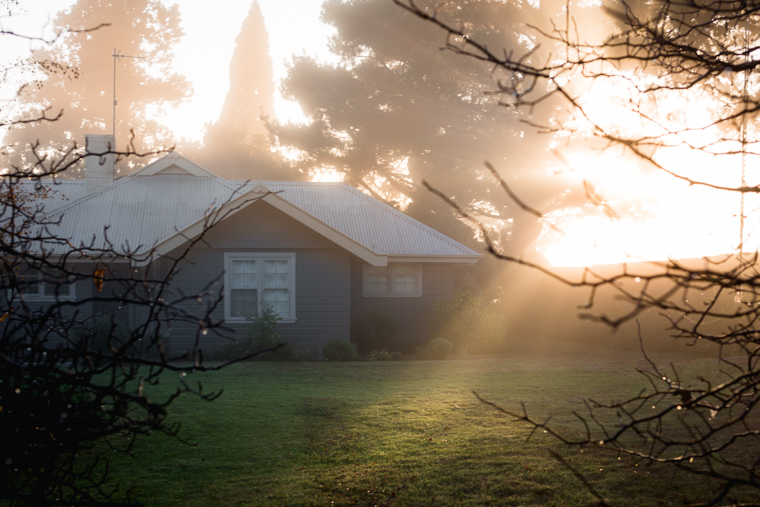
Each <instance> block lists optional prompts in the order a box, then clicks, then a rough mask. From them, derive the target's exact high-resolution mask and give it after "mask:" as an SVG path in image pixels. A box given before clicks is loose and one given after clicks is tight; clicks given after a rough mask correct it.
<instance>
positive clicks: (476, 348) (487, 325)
mask: <svg viewBox="0 0 760 507" xmlns="http://www.w3.org/2000/svg"><path fill="white" fill-rule="evenodd" d="M428 320H429V321H430V323H431V325H432V326H433V329H434V331H433V334H434V336H436V337H437V338H441V339H443V340H445V341H447V342H449V343H451V344H452V345H453V346H454V347H455V349H457V350H458V351H461V352H464V353H475V354H492V353H498V352H503V351H504V347H505V344H506V340H507V337H506V336H505V333H506V332H505V330H504V327H505V323H504V319H503V318H502V317H501V316H500V315H499V314H497V313H496V312H495V311H494V310H492V309H490V308H489V307H488V306H486V305H485V304H484V303H483V299H482V298H481V297H480V296H476V295H475V294H474V293H473V292H472V291H471V290H458V291H457V292H456V293H455V294H454V297H453V298H452V299H451V300H449V301H441V300H439V301H436V302H435V309H434V310H433V312H432V314H431V315H429V316H428Z"/></svg>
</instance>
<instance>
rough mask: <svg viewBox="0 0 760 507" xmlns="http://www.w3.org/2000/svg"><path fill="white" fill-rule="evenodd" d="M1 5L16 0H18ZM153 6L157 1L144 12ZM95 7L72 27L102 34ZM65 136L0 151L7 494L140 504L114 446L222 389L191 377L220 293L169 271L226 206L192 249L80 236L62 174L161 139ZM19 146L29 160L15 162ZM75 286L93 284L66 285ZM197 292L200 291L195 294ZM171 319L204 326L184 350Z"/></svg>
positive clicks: (0, 333)
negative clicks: (83, 145) (152, 254)
mask: <svg viewBox="0 0 760 507" xmlns="http://www.w3.org/2000/svg"><path fill="white" fill-rule="evenodd" d="M2 7H3V8H6V7H7V8H8V10H13V8H15V3H14V4H13V5H3V6H2ZM157 9H159V10H160V9H163V7H161V6H157ZM109 12H110V11H109ZM151 12H152V13H151ZM156 12H158V11H149V12H148V13H147V14H146V15H147V16H148V19H152V18H151V16H154V15H155V14H156ZM161 12H164V13H170V12H172V11H161ZM107 13H108V12H107ZM90 14H91V16H89V17H88V21H91V22H93V23H95V24H94V25H75V26H76V30H78V31H77V32H76V34H75V35H80V36H81V35H84V34H90V35H92V37H93V38H95V35H96V34H97V33H98V31H99V29H100V28H99V27H101V24H100V22H99V20H98V18H97V16H95V15H94V13H90ZM142 20H143V21H145V18H142ZM2 36H3V37H24V35H22V34H14V33H13V32H3V34H2ZM40 42H42V43H51V42H52V41H44V40H40ZM55 54H56V53H55V51H50V52H46V51H38V52H37V53H36V55H37V56H38V57H39V56H40V55H44V56H45V58H51V59H49V60H46V61H44V62H42V61H40V62H36V63H39V64H40V65H42V66H44V67H46V68H47V69H49V71H50V72H51V73H55V70H54V69H56V68H57V69H60V72H61V74H62V75H53V76H52V77H51V80H52V81H54V82H57V80H63V79H65V78H66V73H67V70H68V69H69V67H67V65H64V64H59V63H58V62H57V61H56V60H54V59H52V58H53V56H54V55H55ZM22 93H26V92H25V91H24V90H22ZM51 104H52V103H51ZM54 106H55V105H54V104H53V107H54ZM75 109H76V108H75ZM61 118H62V117H61ZM61 118H57V116H56V115H48V114H47V113H44V112H40V113H38V114H37V115H36V116H34V113H33V112H32V113H30V115H29V116H24V117H23V118H19V119H16V120H13V119H11V120H7V121H4V122H3V123H2V126H4V127H9V128H15V127H19V128H22V127H23V128H24V129H26V128H28V127H29V126H30V125H31V126H32V127H33V128H34V127H38V126H39V127H41V128H43V131H47V130H50V131H51V132H65V130H64V128H60V129H56V128H52V127H51V128H50V129H47V130H46V129H45V128H46V127H49V125H48V123H49V124H51V125H53V126H55V127H57V125H56V123H57V122H58V121H61ZM33 128H31V129H30V130H33ZM78 134H79V131H77V132H76V133H72V135H78ZM62 143H63V139H58V143H57V144H56V143H52V145H53V146H54V147H55V150H56V152H57V153H60V154H59V155H57V154H56V153H50V152H46V151H44V150H43V148H42V146H43V145H42V143H39V144H38V143H36V142H34V143H32V148H30V149H29V151H27V152H25V153H19V151H18V150H20V149H21V148H20V147H16V150H15V151H13V152H11V153H10V154H9V150H0V153H2V160H3V162H5V163H4V164H3V165H4V167H5V169H4V171H3V174H2V178H0V433H2V435H3V436H2V445H0V503H2V504H3V505H13V506H16V505H26V506H43V505H139V504H138V503H136V502H134V501H133V500H132V499H131V493H130V492H128V491H119V490H118V488H117V485H114V484H112V483H110V482H109V455H110V454H112V453H113V452H114V451H120V452H129V451H130V450H131V449H132V447H133V445H134V443H135V441H136V439H138V438H142V437H145V436H147V435H149V434H151V433H154V432H161V433H164V434H167V435H170V436H172V437H175V438H179V439H181V436H180V434H179V433H178V430H179V425H177V424H176V423H167V421H166V416H167V412H168V409H169V407H170V405H171V404H172V403H173V402H174V401H175V400H176V399H177V397H178V396H180V395H182V394H190V395H194V396H197V397H198V398H199V399H202V400H206V401H211V400H213V399H215V398H216V397H217V396H218V395H219V393H218V392H213V393H208V392H204V391H203V388H202V386H201V385H200V383H197V384H196V383H194V382H191V378H192V373H193V372H195V371H199V370H208V369H217V368H218V367H213V368H209V367H207V366H206V365H205V364H204V363H203V355H202V351H201V347H200V340H201V337H202V336H205V335H207V334H212V335H214V334H219V333H221V332H223V331H224V330H223V329H222V328H221V323H220V322H217V321H215V320H214V319H213V318H212V317H211V315H212V312H213V311H214V309H215V308H216V306H217V305H218V304H219V301H220V299H219V297H218V296H215V295H214V294H217V292H215V291H213V290H212V287H210V286H207V287H205V288H204V289H202V290H201V291H200V293H194V294H193V295H192V296H190V295H184V294H182V293H180V292H177V291H175V290H173V289H172V287H171V280H172V277H173V276H175V275H176V273H177V272H178V270H179V269H180V267H181V264H182V263H183V262H184V259H186V255H187V253H188V252H190V251H191V250H192V249H193V247H194V246H195V245H197V244H198V242H203V241H204V240H203V237H204V236H205V234H206V231H208V230H209V229H210V228H211V227H213V226H214V224H216V223H218V222H219V221H221V220H223V219H224V217H225V214H226V211H225V207H224V204H225V203H218V204H219V207H216V208H214V209H209V213H207V215H206V216H205V222H204V224H203V225H204V227H203V231H202V232H201V234H200V235H199V236H197V237H195V238H193V239H190V240H189V241H188V244H187V246H188V248H187V249H186V250H184V253H181V254H179V255H177V256H176V257H174V258H168V257H163V258H162V259H161V260H160V261H159V262H158V263H154V262H147V263H146V262H144V261H145V259H144V258H142V257H140V258H138V257H136V256H135V253H136V251H137V249H139V248H140V247H137V249H135V248H133V249H130V248H129V247H126V248H125V247H117V246H115V245H113V244H112V243H110V242H109V241H108V240H107V237H108V231H107V230H103V231H94V233H93V237H92V239H91V240H90V241H85V242H82V243H78V244H77V243H74V242H72V241H71V240H70V239H69V238H67V237H63V236H62V234H61V231H60V227H59V224H60V223H61V220H62V219H63V217H62V215H61V214H60V213H59V214H56V213H55V210H53V209H52V207H51V206H50V203H56V202H57V203H58V204H60V203H61V202H63V200H65V193H64V195H62V187H61V185H60V183H61V182H60V181H59V179H60V178H66V176H67V175H68V173H70V172H72V171H74V170H76V168H77V167H78V166H79V165H80V164H83V163H85V161H86V160H90V161H94V163H95V164H96V165H97V164H100V163H109V160H113V159H116V160H113V161H114V162H115V161H118V159H125V158H129V159H130V160H131V161H134V160H136V159H137V158H139V157H141V156H142V157H145V156H154V155H156V154H157V152H155V151H150V152H144V153H136V152H135V151H134V146H130V147H129V149H128V150H121V151H118V150H116V149H115V147H114V146H113V143H108V145H107V146H105V147H100V148H99V147H97V146H96V147H89V148H88V149H87V151H85V152H83V151H81V150H79V149H77V146H76V144H75V143H73V142H69V144H68V146H66V145H64V144H62ZM45 146H47V145H45ZM21 155H23V157H22V158H23V160H24V161H25V164H24V165H23V166H19V165H17V166H15V167H14V166H13V165H12V164H11V163H10V162H9V161H8V157H9V156H15V157H19V156H21ZM17 163H18V162H17ZM62 199H63V200H62ZM104 238H105V239H104ZM101 239H103V241H100V240H101ZM97 245H99V246H97ZM72 286H77V287H79V288H80V289H84V290H83V291H82V293H78V294H76V298H74V297H70V296H71V295H72V290H74V289H72ZM39 296H44V297H39ZM201 298H203V301H204V304H198V302H199V300H201ZM188 301H192V302H194V303H195V304H194V307H195V310H194V311H189V310H188V308H185V307H184V306H185V305H184V304H183V303H185V302H188ZM94 309H98V310H99V311H100V315H97V316H96V315H94V314H93V311H94ZM129 312H136V313H135V314H136V315H142V316H143V317H141V318H140V319H137V320H132V321H131V322H129V323H127V322H124V321H123V320H121V319H119V315H124V314H125V313H127V314H128V313H129ZM170 320H171V321H172V322H187V323H190V324H191V325H192V326H194V327H195V328H197V334H196V342H195V344H194V346H192V347H190V348H189V350H186V351H175V352H174V353H172V352H171V351H170V350H169V349H168V347H167V342H166V340H165V339H164V336H163V335H162V330H163V329H164V325H165V323H166V322H168V321H170ZM258 353H259V352H252V353H250V354H248V356H250V357H252V356H255V355H257V354H258ZM239 359H243V358H239ZM223 366H224V365H222V367H223ZM168 372H174V373H176V374H177V375H178V377H177V378H178V379H179V381H178V384H177V387H176V390H175V391H174V392H173V393H169V394H166V395H157V394H156V392H155V391H152V386H155V385H156V384H157V383H158V382H159V381H160V380H162V379H163V381H166V376H165V374H166V373H168Z"/></svg>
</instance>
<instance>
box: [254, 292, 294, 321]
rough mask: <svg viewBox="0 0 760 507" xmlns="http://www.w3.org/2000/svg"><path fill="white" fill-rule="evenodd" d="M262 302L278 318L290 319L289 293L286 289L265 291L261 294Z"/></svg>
mask: <svg viewBox="0 0 760 507" xmlns="http://www.w3.org/2000/svg"><path fill="white" fill-rule="evenodd" d="M261 297H262V302H263V303H264V304H266V305H269V306H270V307H271V308H272V310H273V311H274V313H276V314H277V315H279V316H280V318H283V319H286V318H288V317H290V291H289V290H287V289H265V290H263V291H262V293H261Z"/></svg>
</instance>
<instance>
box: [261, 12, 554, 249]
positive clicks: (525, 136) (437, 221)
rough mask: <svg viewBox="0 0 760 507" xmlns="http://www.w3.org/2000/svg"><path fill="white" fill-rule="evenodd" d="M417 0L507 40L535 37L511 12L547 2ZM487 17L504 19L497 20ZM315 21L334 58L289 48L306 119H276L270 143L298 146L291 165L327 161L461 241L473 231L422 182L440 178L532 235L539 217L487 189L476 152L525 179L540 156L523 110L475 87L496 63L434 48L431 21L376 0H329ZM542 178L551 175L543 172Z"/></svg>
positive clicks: (288, 89)
mask: <svg viewBox="0 0 760 507" xmlns="http://www.w3.org/2000/svg"><path fill="white" fill-rule="evenodd" d="M425 3H426V4H428V3H430V4H433V3H435V4H436V5H438V7H436V9H437V12H439V13H440V14H441V15H442V16H445V17H446V19H450V20H451V22H452V23H455V24H456V23H458V22H460V21H461V22H466V23H467V26H468V27H469V29H470V30H471V31H472V34H473V36H474V35H477V36H482V37H485V38H487V40H488V41H489V43H490V44H492V45H494V46H498V47H505V48H508V49H507V51H519V50H527V48H528V47H530V46H532V45H533V42H532V41H530V39H528V38H526V37H524V36H523V35H522V33H521V31H520V30H519V29H516V22H517V20H518V19H520V18H522V19H525V18H526V17H527V18H531V19H532V18H535V17H536V16H537V14H538V13H539V12H540V11H541V10H542V9H543V6H544V4H545V2H540V3H539V2H446V3H441V2H425ZM539 5H540V6H541V7H539ZM550 9H551V7H549V8H547V9H546V10H548V11H550ZM494 19H499V20H501V22H500V23H499V24H498V26H497V25H495V24H494V23H493V22H492V20H494ZM323 20H324V21H325V22H326V23H328V24H329V25H331V26H333V27H335V29H336V35H335V37H334V39H333V44H332V46H331V51H332V52H333V53H335V54H336V55H337V56H338V57H339V58H340V64H339V65H337V66H335V65H328V64H323V63H320V62H319V61H317V60H316V59H313V58H309V57H298V58H295V59H294V61H293V64H292V67H291V69H290V72H289V75H288V78H287V79H286V80H285V81H284V83H283V92H284V94H285V95H286V97H287V98H290V99H293V100H296V101H298V102H299V104H300V105H301V108H302V109H303V111H304V113H305V114H306V115H307V116H308V117H309V119H310V120H311V122H310V123H308V124H305V125H294V124H278V123H276V122H274V124H273V134H274V135H275V137H276V140H277V142H278V143H279V144H280V145H282V146H286V147H289V148H293V149H295V150H298V153H300V154H301V157H300V158H299V159H298V160H297V164H298V167H299V168H300V169H301V170H303V171H305V172H315V171H316V172H318V171H320V170H324V169H328V170H335V171H337V172H339V173H340V174H342V175H344V176H345V181H346V182H348V183H350V184H351V185H353V186H356V187H358V188H362V189H364V190H366V191H367V192H369V193H371V194H372V195H373V196H374V197H376V198H378V199H382V200H386V201H388V202H389V203H391V204H393V205H394V206H398V207H404V206H406V203H407V202H408V201H409V200H411V203H409V205H408V208H406V212H407V213H408V214H410V215H411V216H413V217H414V218H416V219H418V220H421V221H422V222H423V223H426V224H427V225H430V226H431V227H433V228H435V229H436V230H439V231H442V232H444V233H446V234H447V235H449V236H451V237H453V238H455V239H457V240H458V241H460V242H465V243H466V242H470V241H471V239H472V233H471V231H470V230H469V229H468V228H467V227H464V226H463V225H462V224H461V223H460V222H459V221H457V220H454V219H453V216H452V213H451V210H450V209H448V207H447V206H445V205H444V204H443V203H441V202H440V201H439V200H437V199H435V198H433V197H432V196H431V195H430V194H429V193H427V192H426V191H425V189H424V188H423V187H422V181H423V180H429V181H435V182H445V185H446V187H447V188H451V189H456V191H457V195H458V196H460V197H461V198H462V201H463V202H466V203H467V204H468V205H471V206H472V209H474V210H476V212H477V213H482V214H485V215H491V214H492V213H493V211H492V209H491V207H490V206H491V205H493V206H495V207H496V208H498V209H502V207H504V206H508V207H509V208H510V213H513V214H519V215H520V219H519V220H517V221H516V222H515V227H514V231H513V232H514V235H519V236H521V237H523V238H524V239H525V245H527V244H530V243H531V242H532V240H533V239H535V238H534V236H537V234H538V232H540V226H539V227H537V222H536V221H535V220H532V221H531V217H529V216H527V217H528V218H527V219H526V220H523V215H524V214H522V213H520V209H519V207H517V206H512V203H510V202H509V201H508V200H506V199H503V196H502V195H501V194H499V193H495V192H494V193H491V194H490V195H488V196H484V194H485V193H486V192H487V190H488V188H487V187H488V179H487V178H485V179H484V178H483V175H484V174H485V169H484V167H483V164H482V161H483V159H484V158H488V159H490V160H492V161H493V163H494V164H496V165H501V164H504V165H505V166H506V165H508V166H509V167H510V168H511V169H512V170H513V171H516V172H519V174H520V175H521V176H522V177H523V178H531V177H534V176H536V174H537V173H535V172H532V171H531V169H536V168H537V165H536V164H537V163H539V162H538V161H537V158H536V157H535V156H534V153H535V152H536V151H538V150H540V149H541V148H542V147H544V142H543V139H544V138H539V137H537V136H532V135H531V132H530V131H529V130H527V129H525V128H524V127H523V125H522V124H521V123H520V120H521V119H524V118H525V117H526V116H527V115H524V114H523V113H522V112H521V111H516V110H508V109H498V108H497V107H496V106H497V104H498V103H499V102H500V100H501V97H499V96H498V95H487V94H484V92H485V91H488V90H490V88H491V84H492V79H493V78H494V76H495V77H496V78H497V79H498V78H500V77H502V75H501V73H500V71H499V70H498V69H497V70H495V71H494V72H491V69H487V68H484V67H483V66H481V65H479V64H478V63H477V62H473V61H470V60H467V59H462V58H456V57H454V56H453V55H450V54H447V53H445V52H441V51H440V39H439V36H438V34H437V33H436V31H435V29H433V27H426V26H424V25H421V24H419V23H416V20H415V19H414V17H413V16H410V15H409V14H408V13H407V12H404V11H403V10H401V9H397V8H395V7H394V6H393V5H392V4H391V2H388V1H385V0H358V1H352V2H343V1H341V0H329V1H327V2H325V4H324V10H323ZM544 183H545V185H552V186H553V183H552V180H550V179H547V180H546V181H545V182H544ZM545 194H546V195H545V196H546V197H549V196H550V194H548V193H545ZM512 216H515V215H512ZM514 235H513V237H514ZM516 243H517V242H516V241H515V242H513V243H512V244H516ZM523 246H524V245H523Z"/></svg>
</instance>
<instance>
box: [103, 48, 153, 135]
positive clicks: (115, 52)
mask: <svg viewBox="0 0 760 507" xmlns="http://www.w3.org/2000/svg"><path fill="white" fill-rule="evenodd" d="M111 56H113V123H112V125H111V128H112V130H111V135H112V136H113V137H114V139H116V61H117V60H118V59H119V58H140V59H143V58H146V57H145V56H132V55H123V54H121V51H120V50H118V49H116V48H114V50H113V54H112V55H111Z"/></svg>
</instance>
